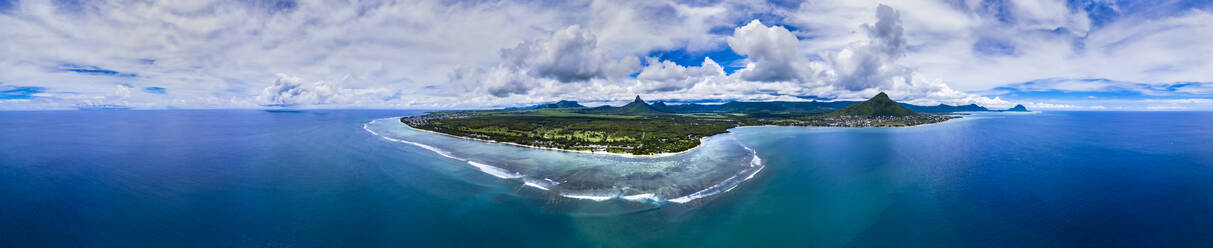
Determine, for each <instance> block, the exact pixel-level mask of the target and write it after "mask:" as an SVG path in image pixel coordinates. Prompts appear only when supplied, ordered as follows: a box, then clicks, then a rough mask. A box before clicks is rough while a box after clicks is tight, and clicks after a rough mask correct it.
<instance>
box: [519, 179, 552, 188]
mask: <svg viewBox="0 0 1213 248" xmlns="http://www.w3.org/2000/svg"><path fill="white" fill-rule="evenodd" d="M522 184H523V185H526V186H531V187H534V188H537V189H542V190H545V191H547V190H551V189H552V187H553V186H556V185H557V184H560V183H557V182H556V181H552V179H547V178H544V179H543V180H535V179H531V178H523V179H522Z"/></svg>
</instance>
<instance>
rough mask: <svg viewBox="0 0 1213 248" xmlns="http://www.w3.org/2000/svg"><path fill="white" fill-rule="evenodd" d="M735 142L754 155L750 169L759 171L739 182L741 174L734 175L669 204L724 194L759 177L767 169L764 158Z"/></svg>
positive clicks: (673, 200)
mask: <svg viewBox="0 0 1213 248" xmlns="http://www.w3.org/2000/svg"><path fill="white" fill-rule="evenodd" d="M734 140H735V141H737V145H740V146H741V148H744V149H745V150H746V151H749V152H750V154H752V155H753V156H754V157H753V158H752V159H750V167H755V168H757V169H754V170H753V171H752V172H750V173H749V175H747V176H746V177H745V178H743V179H741V180H737V176H740V174H738V175H734V176H731V177H729V178H728V179H725V180H724V181H721V182H720V183H718V184H716V185H712V186H711V187H708V188H706V189H703V190H700V191H696V192H695V193H691V194H689V195H685V196H681V197H678V198H674V199H670V200H669V202H673V203H678V204H685V203H688V202H691V201H694V200H696V199H700V198H704V197H709V196H713V195H716V194H720V193H723V192H729V191H731V190H733V189H734V188H737V186H739V185H741V182H745V181H747V180H750V179H753V178H754V176H755V175H758V172H760V171H762V169H763V168H766V166H762V158H760V157H758V151H755V150H754V149H753V148H750V147H749V146H746V145H743V144H741V141H738V140H736V139H734Z"/></svg>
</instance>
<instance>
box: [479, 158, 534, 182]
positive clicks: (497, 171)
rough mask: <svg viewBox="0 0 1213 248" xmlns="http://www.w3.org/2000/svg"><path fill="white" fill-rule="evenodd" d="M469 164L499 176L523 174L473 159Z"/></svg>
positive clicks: (509, 177)
mask: <svg viewBox="0 0 1213 248" xmlns="http://www.w3.org/2000/svg"><path fill="white" fill-rule="evenodd" d="M468 164H469V165H472V166H475V167H476V169H480V171H483V172H484V173H488V174H489V175H493V176H495V177H497V178H502V179H513V178H520V177H522V175H521V174H518V173H515V172H512V171H509V170H506V169H502V168H497V167H493V166H492V165H487V164H481V163H477V162H472V161H468Z"/></svg>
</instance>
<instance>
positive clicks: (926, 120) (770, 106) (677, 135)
mask: <svg viewBox="0 0 1213 248" xmlns="http://www.w3.org/2000/svg"><path fill="white" fill-rule="evenodd" d="M907 106H910V107H912V108H913V107H917V108H923V109H948V107H951V106H947V105H940V106H931V107H919V106H914V105H906V104H901V103H897V102H895V101H893V100H892V99H890V98H889V96H888V95H886V94H885V93H883V92H882V93H880V94H877V95H876V96H875V97H872V98H871V99H869V100H867V101H863V102H819V101H810V102H729V103H725V104H719V105H701V104H678V105H673V104H670V105H667V104H665V103H664V102H655V103H653V104H649V103H646V102H645V101H644V100H641V99H640V97H639V96H637V97H636V99H635V100H634V101H632V102H631V103H628V104H626V105H623V106H620V107H613V106H601V107H592V108H591V107H585V106H582V105H581V104H579V103H577V102H573V101H560V102H557V103H550V104H542V105H536V106H533V107H528V108H513V109H500V110H468V111H441V112H432V113H428V114H425V115H421V116H412V117H404V118H401V119H400V121H401V122H403V123H404V124H406V125H408V126H410V127H413V128H416V129H421V130H426V131H431V132H437V133H441V134H447V135H451V136H457V137H463V138H470V139H477V140H484V141H493V142H501V143H509V144H514V145H522V146H529V147H541V148H551V149H560V150H573V151H590V152H610V153H622V154H633V155H654V154H669V153H678V152H684V151H688V150H691V149H693V148H695V147H697V146H699V143H700V140H701V139H703V138H705V137H708V136H712V135H716V134H720V133H725V132H728V131H727V130H728V129H729V128H733V127H740V126H758V125H780V126H828V127H904V126H915V125H922V124H930V123H937V122H942V121H946V120H949V119H952V118H958V116H956V115H953V114H950V113H949V112H934V113H921V112H915V111H912V110H910V108H907ZM945 106H946V107H945ZM974 106H976V105H974ZM952 108H957V109H971V108H972V107H967V108H966V107H952ZM978 108H981V107H978ZM981 109H982V110H984V109H985V108H981Z"/></svg>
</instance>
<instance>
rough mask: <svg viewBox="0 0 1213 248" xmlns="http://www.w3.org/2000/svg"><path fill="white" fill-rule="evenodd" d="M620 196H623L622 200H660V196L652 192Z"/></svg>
mask: <svg viewBox="0 0 1213 248" xmlns="http://www.w3.org/2000/svg"><path fill="white" fill-rule="evenodd" d="M620 198H623V199H624V200H629V201H645V200H648V201H652V202H660V201H661V197H659V196H657V194H653V193H644V194H635V195H625V196H623V197H620Z"/></svg>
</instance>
